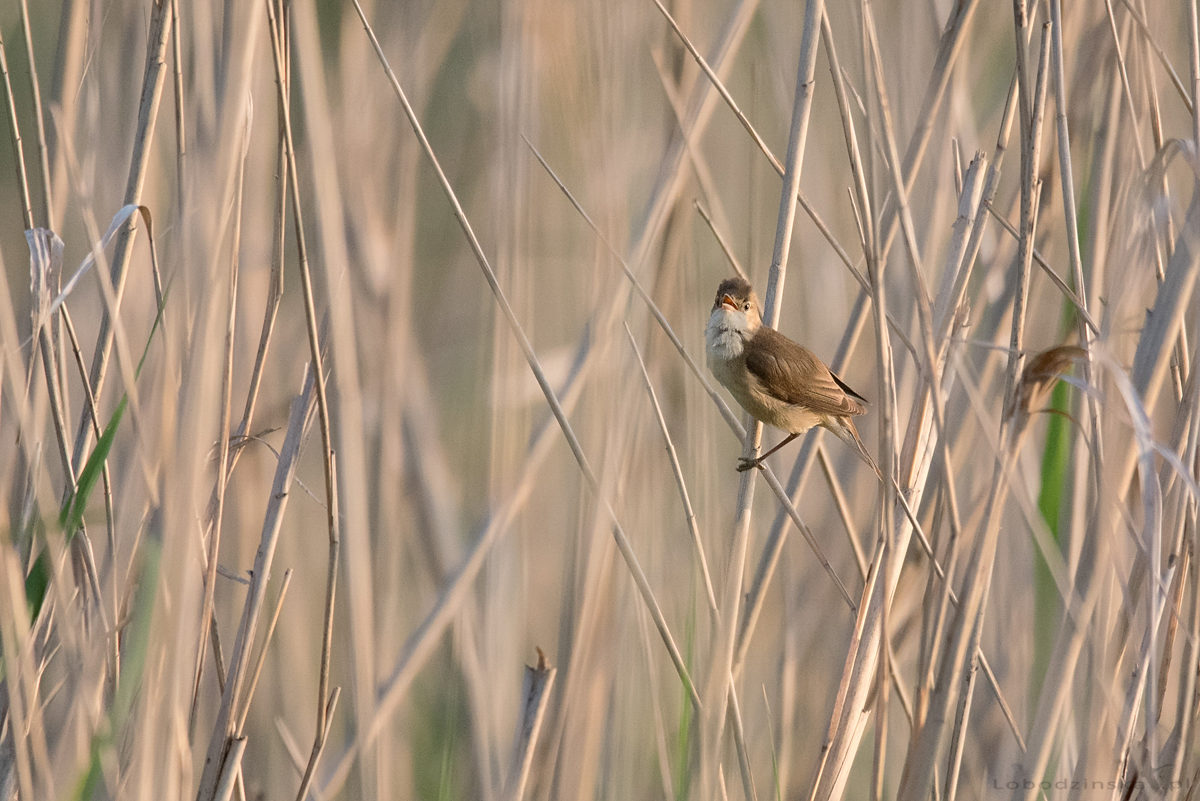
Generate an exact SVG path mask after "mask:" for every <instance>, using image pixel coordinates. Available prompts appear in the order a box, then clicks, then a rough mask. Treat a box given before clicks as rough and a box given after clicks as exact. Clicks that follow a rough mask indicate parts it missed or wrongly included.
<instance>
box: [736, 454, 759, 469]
mask: <svg viewBox="0 0 1200 801" xmlns="http://www.w3.org/2000/svg"><path fill="white" fill-rule="evenodd" d="M752 467H757V468H759V469H760V470H761V469H762V459H747V458H746V457H745V456H743V457H742V458H740V459H738V466H737V469H738V472H739V473H744V472H746V471H747V470H749V469H750V468H752Z"/></svg>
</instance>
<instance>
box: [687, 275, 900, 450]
mask: <svg viewBox="0 0 1200 801" xmlns="http://www.w3.org/2000/svg"><path fill="white" fill-rule="evenodd" d="M761 308H762V307H761V305H760V304H759V301H758V296H757V295H755V294H754V290H753V289H752V288H751V287H750V284H749V282H747V281H745V280H744V279H742V278H728V279H726V280H724V281H722V282H721V285H720V286H719V287H718V288H717V297H716V300H714V302H713V307H712V314H711V316H710V317H709V320H708V327H707V329H706V331H705V345H706V352H707V356H708V367H709V369H710V370H712V373H713V375H714V376H716V378H717V380H718V381H719V382H721V385H722V386H724V387H725V388H726V389H727V390H729V392H730V394H731V395H733V397H734V398H735V399H736V400H737V402H738V403H739V404H741V406H742V408H744V409H745V410H746V411H747V412H749V413H750V414H751V415H752V416H753V417H754V418H756V419H758V420H761V421H762V422H764V423H767V424H768V425H772V426H775V427H776V428H779V429H782V430H783V431H786V432H788V433H789V434H790V435H791V436H789V437H787V438H786V439H785V440H783V441H782V442H780V443H779V444H778V445H776V446H775V447H774V448H772V449H771V450H769V451H767V452H766V453H764V454H763V455H762V456H760V457H758V458H757V459H743V460H742V461H741V463H740V464H739V465H738V469H739V470H748V469H749V468H751V467H757V466H758V465H759V464H761V462H762V460H763V459H765V458H766V457H768V456H770V455H771V454H772V453H774V452H775V451H776V450H778V449H779V448H781V447H783V446H784V445H786V444H787V443H788V442H791V441H792V440H793V439H795V438H796V437H797V436H799V435H800V434H803V433H804V432H805V431H808V430H809V429H810V428H812V427H813V426H822V427H824V428H826V429H828V430H829V431H832V432H833V433H834V434H835V435H836V436H837V437H838V438H839V439H841V440H843V441H844V442H846V443H847V444H849V445H852V446H853V447H854V448H855V450H857V451H858V453H859V455H861V456H862V457H863V459H864V460H865V461H866V462H867V463H868V464H870V465H871V467H872V469H874V470H875V472H876V474H878V473H879V468H878V467H876V465H875V461H874V460H873V459H872V458H871V456H870V454H869V453H868V452H867V449H866V447H865V446H864V445H863V443H862V439H861V438H860V437H859V436H858V431H857V429H855V427H854V422H853V420H852V418H854V417H856V416H858V415H860V414H864V413H865V412H866V406H865V404H866V399H865V398H863V397H862V396H861V395H859V394H858V393H857V392H855V391H854V390H853V389H851V388H850V387H849V386H847V384H846V382H844V381H842V380H841V379H840V378H838V377H837V376H836V375H834V374H833V372H832V371H831V370H830V369H829V368H828V367H827V366H826V365H825V363H824V362H822V361H821V360H820V359H819V358H817V356H816V354H814V353H813V352H812V351H810V350H809V349H808V348H805V347H804V346H803V345H799V344H797V343H795V342H793V341H792V340H790V339H788V338H787V337H785V336H784V335H783V334H781V333H779V332H778V331H776V330H775V329H773V328H769V327H768V326H765V325H763V322H762V311H761Z"/></svg>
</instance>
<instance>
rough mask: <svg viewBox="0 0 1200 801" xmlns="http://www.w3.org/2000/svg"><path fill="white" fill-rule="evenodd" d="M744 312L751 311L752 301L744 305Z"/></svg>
mask: <svg viewBox="0 0 1200 801" xmlns="http://www.w3.org/2000/svg"><path fill="white" fill-rule="evenodd" d="M742 311H750V301H746V302H745V303H743V304H742Z"/></svg>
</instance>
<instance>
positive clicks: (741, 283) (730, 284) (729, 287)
mask: <svg viewBox="0 0 1200 801" xmlns="http://www.w3.org/2000/svg"><path fill="white" fill-rule="evenodd" d="M712 319H713V320H718V319H719V320H720V321H721V322H722V323H723V324H724V327H727V328H730V329H733V330H735V331H738V332H741V333H744V334H753V333H754V332H755V331H757V330H758V329H759V327H760V326H762V304H760V303H759V302H758V295H755V294H754V290H753V289H752V288H751V287H750V282H749V281H747V280H746V279H744V278H740V277H737V276H735V277H733V278H726V279H725V280H724V281H722V282H721V285H720V286H719V287H717V297H716V300H714V301H713V307H712Z"/></svg>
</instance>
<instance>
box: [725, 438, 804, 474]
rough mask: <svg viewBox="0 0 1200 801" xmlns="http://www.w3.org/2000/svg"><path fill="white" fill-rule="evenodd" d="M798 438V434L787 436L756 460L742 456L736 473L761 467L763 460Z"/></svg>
mask: <svg viewBox="0 0 1200 801" xmlns="http://www.w3.org/2000/svg"><path fill="white" fill-rule="evenodd" d="M798 436H800V434H799V433H796V434H788V435H787V438H786V439H784V440H783V441H781V442H780V443H779V444H778V445H776V446H775V447H774V448H771V450H769V451H767V452H766V453H764V454H762V455H761V456H759V457H758V458H757V459H747V458H746V457H745V456H743V457H742V458H741V459H739V460H738V467H737V469H738V472H739V473H741V472H743V471H746V470H749V469H750V468H752V467H762V463H763V460H764V459H766V458H767V457H768V456H770V455H771V454H772V453H774V452H775V451H777V450H779V449H780V448H782V447H783V446H784V445H787V444H788V443H789V442H791V441H792V440H794V439H795V438H796V437H798Z"/></svg>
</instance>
